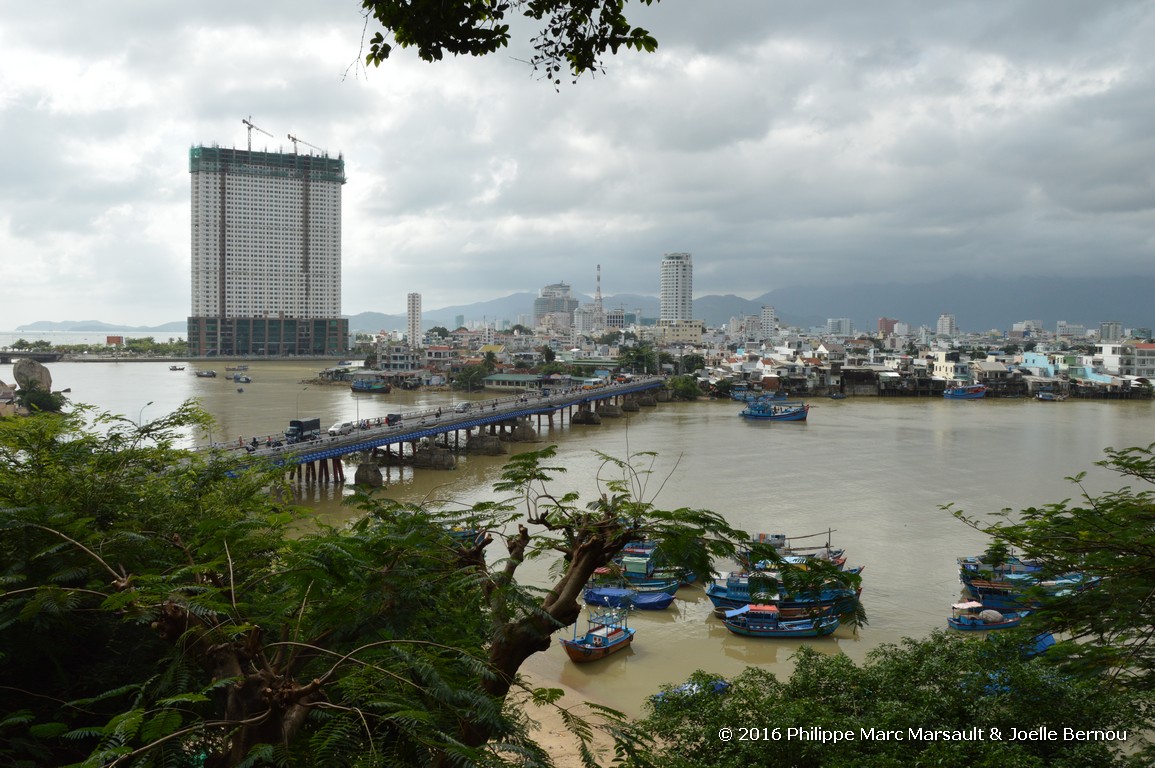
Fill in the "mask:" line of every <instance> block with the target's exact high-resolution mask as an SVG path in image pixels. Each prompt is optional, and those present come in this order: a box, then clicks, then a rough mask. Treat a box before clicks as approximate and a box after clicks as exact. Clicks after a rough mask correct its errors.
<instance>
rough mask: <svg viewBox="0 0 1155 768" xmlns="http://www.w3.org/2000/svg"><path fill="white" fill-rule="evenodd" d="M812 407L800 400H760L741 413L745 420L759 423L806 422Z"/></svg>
mask: <svg viewBox="0 0 1155 768" xmlns="http://www.w3.org/2000/svg"><path fill="white" fill-rule="evenodd" d="M808 413H810V406H809V405H807V404H806V403H803V402H801V401H798V400H794V401H791V400H772V399H764V398H759V399H757V400H754V401H752V402H751V403H750V404H749V405H747V406H746V407H745V408H743V409H742V410H741V412H739V414H738V415H739V416H741V417H742V418H744V419H756V420H759V421H806V415H807V414H808Z"/></svg>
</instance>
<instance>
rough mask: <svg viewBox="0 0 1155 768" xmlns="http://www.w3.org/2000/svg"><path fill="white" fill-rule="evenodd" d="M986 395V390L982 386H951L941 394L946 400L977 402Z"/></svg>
mask: <svg viewBox="0 0 1155 768" xmlns="http://www.w3.org/2000/svg"><path fill="white" fill-rule="evenodd" d="M986 394H987V388H986V386H985V385H983V384H952V385H951V386H949V387H947V388H946V389H944V390H943V392H942V396H943V397H945V398H946V399H947V400H979V399H981V398H983V397H986Z"/></svg>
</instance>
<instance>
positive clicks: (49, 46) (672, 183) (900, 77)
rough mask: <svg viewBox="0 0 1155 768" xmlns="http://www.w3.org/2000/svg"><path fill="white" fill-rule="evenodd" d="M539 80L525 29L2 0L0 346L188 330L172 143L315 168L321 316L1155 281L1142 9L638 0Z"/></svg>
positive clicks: (338, 5)
mask: <svg viewBox="0 0 1155 768" xmlns="http://www.w3.org/2000/svg"><path fill="white" fill-rule="evenodd" d="M631 14H632V15H631V19H632V20H633V21H634V23H635V24H638V25H640V26H643V27H645V28H647V29H649V30H650V31H651V32H652V33H653V34H654V35H655V36H656V37H657V38H658V40H659V49H658V52H657V53H655V54H650V55H646V54H638V53H633V52H625V53H622V54H620V55H619V56H617V57H615V58H612V59H611V60H609V61H608V63H607V67H606V72H605V74H604V75H599V76H598V77H596V78H588V77H587V78H585V79H583V80H582V81H580V82H579V83H578V84H577V85H563V86H562V87H561V89H560V93H559V92H557V91H555V90H554V88H553V87H551V86H550V85H549V84H548V83H546V82H543V81H540V80H538V79H536V78H535V75H534V74H533V72H532V71H531V70H530V68H529V67H528V66H527V65H526V64H525V63H524V59H525V58H526V57H527V56H528V51H529V44H528V41H527V40H526V39H525V38H524V37H523V38H522V39H520V40H517V41H515V42H514V44H513V46H512V47H511V49H509V50H508V51H507V52H504V53H499V54H496V55H493V56H490V57H488V58H486V59H472V58H464V59H453V60H446V61H443V62H441V63H438V64H426V63H424V62H421V61H419V60H418V59H417V58H416V56H415V54H413V53H412V52H409V51H397V52H395V54H394V58H393V59H391V60H390V61H388V62H386V63H385V64H384V65H382V66H381V67H380V68H378V69H371V70H369V71H365V70H364V69H362V68H360V67H358V65H357V61H358V60H359V58H360V56H359V53H360V50H361V46H362V39H363V35H366V36H368V35H371V34H372V33H373V32H374V31H376V30H375V28H374V27H372V26H370V28H369V31H368V33H365V31H364V23H363V18H362V16H361V14H360V3H359V2H357V1H356V0H278V1H277V2H246V1H245V0H240V1H239V2H238V1H236V0H234V1H233V2H227V3H226V2H221V1H220V0H202V1H201V2H195V3H160V2H155V0H106V2H100V3H93V2H85V3H68V4H67V7H66V8H65V7H62V6H61V5H60V4H59V3H45V2H33V3H18V2H14V1H11V0H3V2H0V139H2V144H0V266H2V267H3V272H2V277H0V330H3V329H12V328H15V327H16V326H17V325H20V324H23V323H29V322H33V321H36V320H65V319H70V320H89V319H96V320H104V321H106V322H114V323H127V324H134V325H137V324H140V325H151V324H159V323H163V322H168V321H173V320H182V319H184V318H185V317H186V316H187V315H188V312H189V306H190V297H189V279H190V278H189V249H190V241H189V196H190V193H189V186H190V185H189V174H188V149H189V147H190V146H192V145H196V144H205V145H211V144H219V145H221V146H235V147H244V146H245V142H246V131H245V126H244V125H243V124H242V122H241V120H242V118H245V117H248V116H250V115H251V116H252V121H253V122H254V123H255V124H256V125H258V126H260V127H261V128H263V129H265V130H267V131H268V132H269V133H271V134H273V136H274V137H276V138H269V137H267V136H264V135H262V134H259V133H255V132H254V134H253V147H254V149H266V148H267V149H269V150H274V151H275V150H277V149H280V148H283V149H285V150H289V149H291V144H290V142H289V141H288V140H287V138H285V137H286V135H287V134H288V133H292V134H294V135H295V136H298V137H300V138H302V139H303V140H305V141H307V142H309V143H311V144H314V145H317V146H319V147H322V148H324V149H326V150H328V151H329V152H330V153H331V154H338V153H341V154H343V155H344V158H345V162H346V173H347V175H348V183H347V184H346V185H345V187H344V202H343V206H344V213H343V230H344V233H343V248H344V262H343V263H344V266H343V283H344V291H343V302H342V310H343V312H344V313H345V314H356V313H358V312H363V311H369V310H373V311H381V312H387V313H403V312H404V309H405V295H406V294H407V293H409V292H411V291H414V292H418V293H421V294H422V296H423V303H424V307H425V308H426V309H433V308H437V307H441V306H446V305H450V304H459V303H470V302H473V301H478V300H484V299H491V298H495V297H499V296H504V295H507V294H509V293H513V292H517V291H534V292H536V291H537V290H538V289H540V288H541V287H542V286H543V285H546V284H548V283H553V282H557V281H565V282H568V283H570V284H571V285H572V286H573V288H574V290H575V291H579V292H583V293H588V294H592V293H593V290H594V280H595V271H596V266H597V265H598V264H601V266H602V291H603V293H604V294H606V295H607V296H612V295H613V294H617V293H640V294H650V295H656V294H657V291H658V264H659V262H660V260H661V257H662V254H663V253H667V252H673V251H687V252H690V253H692V254H693V257H694V293H695V296H700V295H703V294H715V293H722V294H725V293H733V294H737V295H740V296H744V297H746V298H754V297H756V296H759V295H761V294H762V293H764V292H766V291H769V290H772V289H776V288H783V287H788V286H791V285H796V284H808V285H809V284H815V283H820V282H823V281H833V282H838V283H847V282H860V281H866V282H877V281H894V282H902V283H915V282H920V281H925V280H928V279H935V278H938V277H943V276H948V275H952V274H967V275H978V276H989V277H991V278H992V279H995V278H998V277H999V276H1001V275H1023V274H1048V275H1071V276H1082V275H1104V274H1112V275H1145V276H1152V275H1155V258H1153V257H1155V213H1153V206H1155V119H1153V112H1155V87H1153V84H1155V64H1153V62H1155V57H1153V56H1152V55H1151V53H1150V51H1151V45H1152V43H1151V41H1152V40H1155V4H1153V3H1152V2H1122V1H1120V2H1112V1H1111V0H1094V1H1093V2H1092V1H1090V0H1066V1H1064V0H1038V1H1037V2H1013V1H1008V2H1000V3H993V2H988V3H975V2H945V1H943V0H939V1H938V2H934V3H927V2H921V1H917V0H909V1H903V0H874V1H873V2H861V0H855V1H854V2H824V3H785V2H777V1H775V0H712V1H711V2H703V1H702V0H664V1H663V2H661V3H660V4H659V5H656V6H653V7H649V8H646V7H633V8H632V11H631Z"/></svg>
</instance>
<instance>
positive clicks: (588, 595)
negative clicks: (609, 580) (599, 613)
mask: <svg viewBox="0 0 1155 768" xmlns="http://www.w3.org/2000/svg"><path fill="white" fill-rule="evenodd" d="M635 594H637V592H636V591H635V590H632V589H628V588H626V587H587V588H586V590H585V591H584V592H583V593H582V599H583V600H585V601H586V605H600V606H602V607H604V608H629V607H630V605H631V604H632V603H633V599H634V595H635Z"/></svg>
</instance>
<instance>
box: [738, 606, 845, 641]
mask: <svg viewBox="0 0 1155 768" xmlns="http://www.w3.org/2000/svg"><path fill="white" fill-rule="evenodd" d="M722 623H723V624H725V625H726V629H728V630H730V631H731V632H733V633H734V634H736V635H743V636H745V637H777V638H784V637H822V636H823V635H829V634H830V633H831V632H833V631H834V630H836V629H838V617H837V616H819V617H817V618H813V619H784V618H782V617H781V616H780V615H779V613H778V606H776V605H757V604H756V605H744V606H742V607H741V608H735V609H734V610H732V611H727V612H726V617H725V618H724V619H722Z"/></svg>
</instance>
